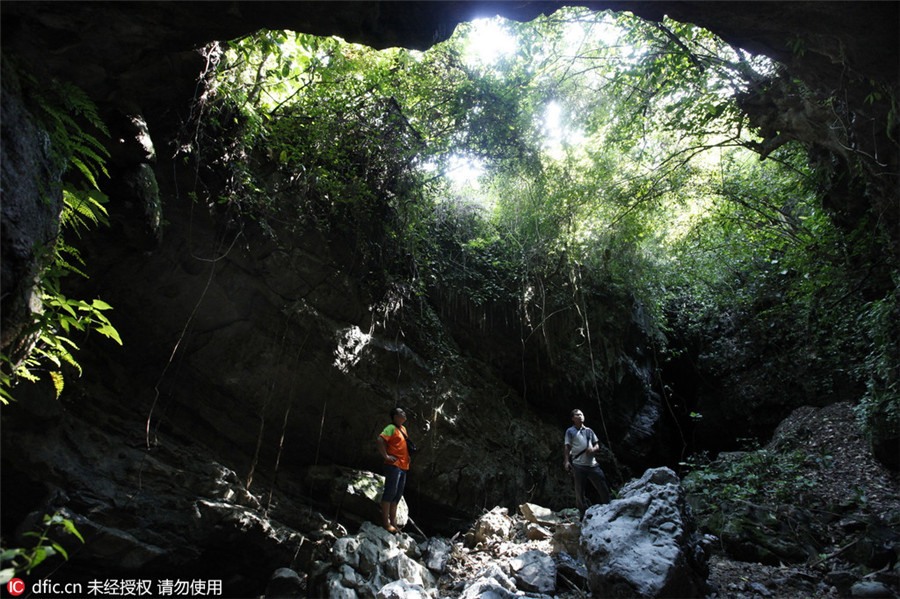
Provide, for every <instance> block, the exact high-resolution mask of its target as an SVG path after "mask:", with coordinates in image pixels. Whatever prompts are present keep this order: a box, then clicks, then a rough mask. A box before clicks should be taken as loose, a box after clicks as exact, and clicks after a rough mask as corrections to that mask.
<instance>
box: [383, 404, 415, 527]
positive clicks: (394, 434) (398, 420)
mask: <svg viewBox="0 0 900 599" xmlns="http://www.w3.org/2000/svg"><path fill="white" fill-rule="evenodd" d="M404 422H406V412H404V411H403V408H394V409H393V410H391V424H389V425H387V426H386V427H385V428H384V430H383V431H381V434H380V435H379V436H378V453H380V454H381V457H382V458H384V492H383V493H382V495H381V514H382V518H383V520H384V522H383V525H384V528H385V529H386V530H388V531H389V532H397V506H398V505H400V498H401V497H403V488H404V487H405V486H406V473H407V472H408V471H409V447H408V446H407V443H406V442H407V440H408V437H407V435H406V429H405V428H403V423H404Z"/></svg>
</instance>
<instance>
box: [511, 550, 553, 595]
mask: <svg viewBox="0 0 900 599" xmlns="http://www.w3.org/2000/svg"><path fill="white" fill-rule="evenodd" d="M510 567H511V568H512V571H513V575H514V576H515V578H516V583H517V585H516V586H518V587H519V588H520V589H522V590H523V591H536V592H538V593H552V592H553V591H554V590H556V563H555V562H554V561H553V558H552V557H550V556H549V555H547V554H546V553H544V552H543V551H537V550H532V551H526V552H525V553H523V554H522V555H520V556H518V557H516V558H514V559H513V560H512V561H511V562H510Z"/></svg>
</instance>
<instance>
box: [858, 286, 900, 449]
mask: <svg viewBox="0 0 900 599" xmlns="http://www.w3.org/2000/svg"><path fill="white" fill-rule="evenodd" d="M858 321H859V324H860V326H861V328H862V329H863V331H864V332H865V333H866V338H867V340H868V341H869V344H868V346H867V349H868V350H869V351H868V353H866V354H865V358H864V360H863V363H862V364H861V365H860V366H859V373H860V376H862V377H865V378H864V380H865V383H866V393H865V395H864V396H863V398H862V400H861V401H860V403H859V404H858V405H857V407H856V413H857V416H858V418H859V420H860V424H861V425H862V426H863V429H864V430H867V431H868V433H869V436H870V438H871V439H872V440H873V441H876V442H882V441H887V442H890V443H893V441H894V440H895V439H896V438H897V435H898V432H897V431H900V338H898V335H900V333H898V328H897V323H898V322H900V285H898V287H897V288H896V289H895V290H894V292H893V293H891V294H889V295H888V296H887V297H885V298H884V299H881V300H878V301H874V302H869V303H867V304H865V305H864V306H863V309H862V310H861V312H860V314H859V317H858Z"/></svg>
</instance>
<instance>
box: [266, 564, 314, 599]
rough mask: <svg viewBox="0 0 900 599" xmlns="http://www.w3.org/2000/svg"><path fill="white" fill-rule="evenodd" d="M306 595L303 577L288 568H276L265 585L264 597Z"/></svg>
mask: <svg viewBox="0 0 900 599" xmlns="http://www.w3.org/2000/svg"><path fill="white" fill-rule="evenodd" d="M305 595H306V589H305V588H304V584H303V579H302V578H301V577H300V575H299V574H297V573H296V572H295V571H293V570H291V569H290V568H278V569H277V570H275V572H273V573H272V578H270V579H269V584H268V585H266V599H300V597H303V596H305Z"/></svg>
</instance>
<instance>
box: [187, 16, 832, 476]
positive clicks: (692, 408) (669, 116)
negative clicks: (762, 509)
mask: <svg viewBox="0 0 900 599" xmlns="http://www.w3.org/2000/svg"><path fill="white" fill-rule="evenodd" d="M205 54H206V56H207V59H208V61H209V62H210V64H213V65H215V66H214V67H213V68H211V69H210V71H209V73H208V75H207V86H208V90H209V91H208V93H207V94H205V95H204V102H205V104H204V105H203V106H201V107H200V109H198V110H195V112H196V113H197V114H203V115H205V117H204V119H203V120H201V121H199V122H198V123H197V124H196V126H193V125H192V126H190V127H187V128H186V129H187V130H189V131H191V132H193V138H186V139H182V140H181V142H180V144H179V146H180V147H181V148H182V149H183V151H184V152H186V153H190V152H197V154H198V156H199V158H198V159H199V160H201V161H204V162H206V163H215V164H218V165H220V166H223V167H224V168H220V169H219V170H220V173H219V179H220V180H222V181H226V182H227V184H225V185H224V188H223V189H221V190H218V189H217V190H216V194H217V195H216V197H206V198H201V200H202V201H203V202H205V203H206V204H207V205H209V206H217V207H218V209H224V210H229V211H231V212H232V213H236V214H243V215H249V216H251V218H252V219H254V221H255V223H256V226H259V227H261V228H263V229H265V230H267V231H268V232H271V231H274V230H276V229H279V228H282V229H284V228H287V229H292V228H293V229H294V230H295V231H302V230H304V228H305V227H313V228H318V229H319V230H322V231H325V230H327V231H328V232H329V234H334V235H336V236H338V237H339V238H340V239H341V240H342V243H346V244H347V246H348V247H352V248H354V251H355V252H356V253H357V254H358V255H359V256H361V257H362V258H361V260H362V261H363V262H364V263H365V265H364V266H361V267H360V268H359V272H363V271H365V272H367V273H369V272H375V271H380V272H382V273H385V272H386V273H389V274H387V275H384V276H383V277H381V278H380V280H369V281H367V284H369V285H370V286H371V288H372V292H373V295H372V298H373V303H372V304H371V305H370V307H369V310H370V311H379V310H385V306H384V304H383V303H380V302H382V300H383V298H384V297H385V296H386V295H388V294H394V295H395V296H400V297H404V296H405V297H407V298H409V297H412V296H414V295H415V294H416V293H420V292H421V293H426V294H428V295H430V296H431V297H433V298H434V299H435V302H436V303H437V304H438V305H440V306H442V307H441V310H443V311H444V312H443V313H442V316H445V317H446V318H448V319H449V320H450V321H452V322H453V323H454V326H455V327H456V333H457V334H458V335H460V336H461V338H462V339H463V340H464V342H465V340H466V339H469V340H470V345H468V346H467V347H466V349H467V351H470V352H472V353H474V354H475V355H479V356H481V357H483V358H485V359H487V360H488V361H492V362H494V363H498V364H499V365H500V366H501V367H502V368H504V372H505V378H506V380H507V381H508V382H509V383H510V384H512V385H514V386H515V387H516V388H517V389H519V390H520V391H522V392H524V391H525V390H526V389H536V390H537V394H540V395H546V396H547V397H548V399H547V400H544V401H543V404H542V403H541V400H538V406H537V407H538V409H541V410H545V411H546V413H547V414H548V415H550V414H552V413H553V411H554V410H555V409H556V405H555V401H554V399H555V398H559V397H563V396H567V395H568V396H572V395H575V396H576V397H579V398H580V399H579V401H580V402H581V403H583V404H584V405H585V408H584V409H586V410H587V411H588V413H589V415H590V416H591V419H592V421H594V422H601V421H602V420H603V418H604V416H605V413H606V412H608V411H609V410H610V406H609V404H610V403H611V402H612V401H613V400H612V399H611V397H610V396H615V395H616V394H617V393H620V392H617V391H616V390H615V389H614V388H615V386H616V385H618V384H619V383H621V381H622V377H623V376H625V377H632V378H634V379H640V378H641V377H643V376H645V375H644V374H642V372H639V371H640V367H638V368H637V370H635V371H633V372H624V373H623V372H621V370H623V369H622V368H619V370H620V372H610V371H609V370H606V369H605V368H603V369H601V368H599V367H598V366H597V362H598V360H600V358H601V356H600V355H599V353H601V352H602V353H604V354H605V355H603V356H602V358H603V359H604V360H606V363H607V364H609V363H611V362H615V361H616V360H617V359H618V358H617V357H616V354H617V352H621V350H622V348H621V347H618V346H615V345H613V346H610V345H607V346H606V347H604V348H595V347H591V346H590V343H588V344H587V345H585V346H584V349H586V350H587V351H581V352H580V353H581V354H582V355H581V356H580V357H579V358H578V359H576V360H575V362H574V363H573V367H584V368H588V369H590V370H591V372H592V376H593V377H594V378H595V379H596V380H594V381H592V382H585V381H579V380H576V379H577V378H578V377H577V376H576V375H574V374H573V373H571V372H570V373H560V372H552V371H548V370H545V369H542V368H540V367H538V368H535V369H534V370H528V369H526V371H525V372H523V371H522V368H521V367H516V366H515V359H514V358H511V357H510V356H509V354H510V353H511V349H510V348H509V347H505V346H504V345H503V344H502V343H498V344H493V343H491V344H484V343H483V342H482V341H479V340H477V338H476V335H474V334H472V333H473V331H475V330H477V328H478V327H479V326H484V323H485V322H491V323H497V322H505V323H507V325H508V324H509V323H512V322H522V321H523V320H524V321H525V329H527V330H526V332H524V333H523V332H522V331H521V330H520V331H516V330H514V329H515V327H511V328H510V327H508V328H507V329H505V330H503V333H509V334H511V335H514V336H515V337H516V338H518V339H519V345H523V346H526V347H525V349H524V350H521V349H519V350H518V351H521V352H522V353H524V354H525V359H526V360H534V361H535V362H540V360H541V357H540V354H541V353H542V352H544V351H546V350H547V349H548V348H547V347H541V345H540V343H539V342H538V343H535V341H536V340H538V339H540V338H541V337H542V336H544V337H547V338H548V339H549V338H551V337H552V338H554V340H553V342H552V343H556V338H559V339H562V338H564V337H566V336H567V335H569V334H570V333H571V332H573V331H574V334H575V336H576V337H579V338H580V339H582V340H584V339H587V338H588V337H589V336H590V334H591V333H592V332H593V333H594V334H595V335H602V334H603V326H604V324H605V323H602V322H599V321H598V319H597V317H596V316H594V315H592V314H590V313H589V312H588V311H587V310H585V312H584V313H581V308H582V306H580V305H579V302H580V301H581V300H579V299H578V295H579V293H587V291H590V292H591V293H595V292H597V291H599V292H600V293H601V294H607V295H610V296H613V298H615V297H616V294H617V293H619V295H620V297H621V299H622V300H623V301H626V302H628V303H629V304H632V303H636V304H638V305H640V306H641V307H642V308H641V309H642V310H645V311H647V312H648V313H649V314H650V315H651V318H649V319H648V320H647V321H646V322H645V323H642V324H641V325H639V326H640V327H643V329H644V330H643V331H642V333H643V334H648V335H650V336H651V337H652V336H659V338H662V336H664V332H663V331H664V330H665V329H666V328H667V327H668V326H669V325H670V323H671V322H672V321H671V319H670V318H669V316H668V315H667V311H668V310H669V309H670V306H671V305H672V304H673V303H677V302H681V303H682V304H683V305H689V304H691V305H692V306H693V313H692V314H691V317H692V318H693V319H694V320H695V321H698V320H700V319H703V318H709V317H710V315H711V314H712V313H714V312H715V311H716V309H715V308H712V307H711V305H708V306H700V305H699V302H693V299H691V300H690V301H688V300H687V299H686V298H688V297H689V296H693V298H696V297H700V296H702V299H703V300H706V299H711V298H713V301H712V302H711V303H712V304H716V303H717V304H718V305H719V306H721V305H725V304H729V303H733V302H734V301H736V300H737V301H739V302H741V303H742V304H747V305H749V304H752V302H753V298H752V297H749V296H748V297H738V296H740V292H739V291H738V290H737V287H738V286H737V285H735V283H734V281H733V279H734V278H735V277H736V276H741V277H745V276H747V274H746V273H741V272H740V271H742V270H748V271H752V273H751V274H750V276H751V277H754V278H756V279H758V280H760V283H759V284H760V286H766V285H770V284H772V285H776V284H774V283H768V282H763V281H764V280H765V279H768V278H771V277H772V275H773V273H772V272H771V271H772V270H773V268H772V267H770V265H777V264H778V263H779V261H780V260H802V258H799V257H798V256H797V255H792V256H790V257H788V258H783V257H781V258H779V257H780V256H783V255H784V254H786V253H795V254H796V253H802V252H804V251H805V250H804V249H803V247H804V244H807V246H806V247H808V244H809V243H811V239H812V237H811V235H810V233H811V229H810V228H809V227H804V226H803V224H802V223H803V221H807V220H808V219H815V220H816V223H817V225H816V226H818V223H819V222H822V226H826V227H827V223H825V222H824V221H823V218H822V215H821V212H820V211H817V209H816V206H815V204H816V201H817V197H816V194H815V193H814V191H813V190H812V188H811V186H810V185H809V183H808V182H809V180H810V178H811V177H813V171H812V169H811V168H810V167H809V166H808V165H806V164H805V161H804V158H803V149H802V148H800V147H799V146H797V145H792V144H786V145H783V146H782V145H779V146H778V147H773V146H772V145H771V144H766V143H765V141H764V140H763V139H762V138H761V137H759V136H758V135H757V131H756V129H755V128H754V127H753V126H752V125H751V123H750V122H749V120H748V118H747V117H746V115H744V114H743V113H742V112H741V110H740V102H741V99H742V98H747V97H751V96H752V95H753V93H754V89H755V88H757V87H759V86H762V85H764V84H765V82H767V81H769V79H770V78H772V77H773V76H774V75H775V74H776V71H777V66H776V64H775V63H774V62H773V61H771V60H770V59H768V58H766V57H764V56H761V55H753V54H751V53H749V52H745V51H743V50H740V49H737V48H735V47H733V46H732V45H730V44H727V43H725V42H723V41H722V40H721V39H719V38H717V37H716V36H715V35H713V34H712V33H710V32H709V31H707V30H705V29H702V28H700V27H697V26H694V25H690V24H685V23H679V22H677V21H674V20H671V19H666V20H663V21H662V22H659V23H655V22H650V21H645V20H643V19H641V18H638V17H635V16H633V15H631V14H629V13H614V12H611V11H606V12H595V11H590V10H587V9H580V8H564V9H561V10H558V11H556V12H554V13H552V14H550V15H546V16H542V17H539V18H538V19H535V20H532V21H529V22H518V21H511V20H507V19H503V18H501V17H494V18H484V19H477V20H474V21H471V22H466V23H462V24H460V25H459V26H458V27H457V29H456V31H455V33H454V34H453V35H452V36H450V38H449V39H448V40H446V41H444V42H441V43H438V44H435V45H434V46H432V47H431V48H430V49H428V50H426V51H413V50H406V49H403V48H389V49H384V50H374V49H372V48H369V47H367V46H363V45H359V44H352V43H347V42H344V41H343V40H342V39H340V38H337V37H330V38H323V37H318V36H313V35H308V34H300V33H296V32H291V31H274V30H260V31H257V32H255V33H253V34H251V35H249V36H246V37H244V38H241V39H239V40H234V41H230V42H216V43H213V44H211V45H210V46H208V47H207V49H206V50H205ZM223 140H227V143H222V141H223ZM218 146H222V147H218ZM204 152H205V154H204ZM763 154H764V156H762V155H763ZM238 156H240V157H242V159H244V160H245V162H246V163H247V164H252V165H253V168H254V169H256V171H257V172H256V173H248V169H247V168H246V165H245V164H241V165H240V166H237V165H236V161H235V160H234V157H238ZM761 157H768V158H770V159H769V160H760V158H761ZM763 182H764V183H763ZM798 189H801V190H802V191H800V192H798V191H797V190H798ZM193 193H197V194H199V195H200V196H202V194H203V191H202V190H194V191H193ZM223 207H224V208H223ZM269 219H271V221H272V223H271V224H270V223H269V222H268V221H269ZM311 223H312V224H311ZM760 230H762V233H759V231H760ZM785 236H792V237H793V238H795V239H796V238H801V237H805V238H806V239H805V241H801V243H798V244H797V245H796V247H794V248H789V247H787V246H786V245H785V244H784V243H782V238H784V237H785ZM386 239H393V240H399V242H398V243H396V245H394V247H393V248H392V249H391V250H390V251H387V252H386V251H384V248H385V245H384V242H385V240H386ZM422 239H429V240H430V243H424V244H423V243H422V242H421V240H422ZM375 246H377V248H378V249H377V250H376V249H374V248H375ZM426 246H427V247H426ZM424 253H428V254H429V255H431V256H432V257H433V256H438V258H437V259H431V260H430V262H428V263H425V262H422V263H417V262H416V259H415V258H411V256H413V255H422V254H424ZM375 254H377V255H375ZM759 254H767V255H769V256H771V259H770V260H769V264H761V263H760V261H759V260H758V259H757V255H759ZM454 261H457V262H464V263H465V266H463V267H461V268H460V267H459V265H458V264H454ZM554 261H557V262H556V265H555V266H554V267H551V263H553V262H554ZM560 266H562V270H563V271H568V274H566V275H565V276H564V277H560V276H559V272H557V271H559V270H560ZM791 270H792V272H793V269H791ZM782 276H783V275H782ZM552 277H556V281H555V282H556V283H559V284H560V285H561V286H562V287H566V288H568V290H569V292H570V293H572V294H573V296H574V297H575V298H576V299H575V300H574V301H566V300H563V299H562V298H559V297H557V298H555V299H554V301H555V302H556V304H555V305H556V312H554V310H551V309H548V308H546V304H547V298H548V297H549V295H552V293H550V292H548V290H547V289H546V288H542V285H544V283H545V280H547V279H549V278H552ZM582 282H583V283H584V286H583V287H581V283H582ZM609 289H613V291H612V292H610V291H608V290H609ZM777 292H778V290H775V291H773V293H777ZM692 302H693V303H692ZM541 304H543V305H541ZM451 306H452V307H451ZM586 308H587V306H585V309H586ZM592 308H593V307H592ZM629 310H630V309H629ZM559 312H573V313H575V314H576V316H575V317H574V318H570V317H560V316H559V315H558V313H559ZM618 314H619V315H620V316H621V317H622V318H625V319H629V318H631V316H630V315H626V314H625V312H619V313H618ZM682 324H684V325H685V326H688V325H689V323H682ZM694 324H696V322H695V323H694ZM592 328H593V331H592ZM614 328H615V327H614ZM538 331H544V332H543V333H541V334H537V333H536V332H538ZM560 342H561V343H563V344H571V342H566V341H560ZM478 343H482V345H483V347H482V348H478V347H476V344H478ZM550 343H551V342H550V341H547V344H548V345H549V344H550ZM351 345H353V347H354V348H358V347H360V346H359V344H358V343H354V344H351ZM348 347H349V346H348ZM339 349H340V348H339ZM551 349H552V348H551ZM669 349H671V350H672V351H675V352H678V351H681V350H680V348H669ZM354 351H355V350H354ZM641 351H643V350H641ZM667 351H668V349H664V350H663V351H661V352H660V353H659V354H658V355H656V356H654V358H655V359H658V360H666V359H667V357H666V352H667ZM491 352H495V353H494V355H493V356H491V355H490V354H491ZM595 352H596V353H595ZM339 353H343V354H347V355H348V356H349V358H348V359H352V356H351V355H350V354H349V353H348V352H347V351H346V349H340V351H339ZM350 353H352V352H350ZM612 370H615V369H612ZM684 374H687V373H684ZM615 377H618V379H619V381H618V382H614V381H613V379H614V378H615ZM700 380H701V376H700V375H699V374H698V375H696V376H693V377H691V376H683V377H681V378H680V380H679V383H678V395H679V396H680V397H681V398H684V399H682V400H679V398H669V397H667V396H666V394H665V393H662V394H661V395H662V397H663V400H664V401H666V402H667V403H668V404H669V405H666V406H664V407H663V409H662V410H661V411H662V412H663V418H664V419H665V420H666V422H667V425H666V426H668V427H674V428H675V429H676V430H678V431H679V432H678V434H674V433H673V434H670V435H666V436H665V439H666V440H665V441H664V442H662V443H663V444H664V446H662V447H657V448H656V449H654V450H653V454H652V458H651V460H652V461H655V462H656V463H666V464H668V465H670V466H672V467H675V468H678V467H679V463H680V462H681V461H682V460H683V459H684V457H685V453H686V452H691V451H694V450H695V449H700V450H706V451H712V452H716V451H718V450H719V449H724V448H731V447H732V446H733V444H734V443H735V440H734V439H722V438H721V437H720V436H717V435H711V436H709V437H706V438H704V437H703V436H702V435H701V436H699V437H698V435H696V434H694V433H693V432H691V429H693V427H694V426H695V425H696V423H697V418H698V414H699V412H700V411H702V409H703V407H702V401H698V400H697V399H696V398H695V396H696V395H698V394H699V393H700V391H701V389H704V388H703V386H702V385H701V384H700ZM665 385H666V383H665V382H663V383H662V386H663V387H665ZM658 386H659V383H658V382H656V381H651V382H649V383H648V382H640V381H638V382H633V381H631V382H629V381H626V385H625V387H627V388H629V389H631V390H633V392H634V393H635V394H637V395H647V394H650V393H652V392H659V389H658V388H657V387H658ZM706 390H707V391H708V388H707V389H706ZM611 423H615V424H617V425H625V424H624V423H619V422H616V421H615V418H613V419H612V420H611ZM763 434H764V433H763ZM742 435H743V436H744V437H746V436H747V433H746V432H744V433H742ZM615 441H616V442H617V443H620V442H622V441H623V439H621V438H617V439H615ZM673 456H675V457H673Z"/></svg>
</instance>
